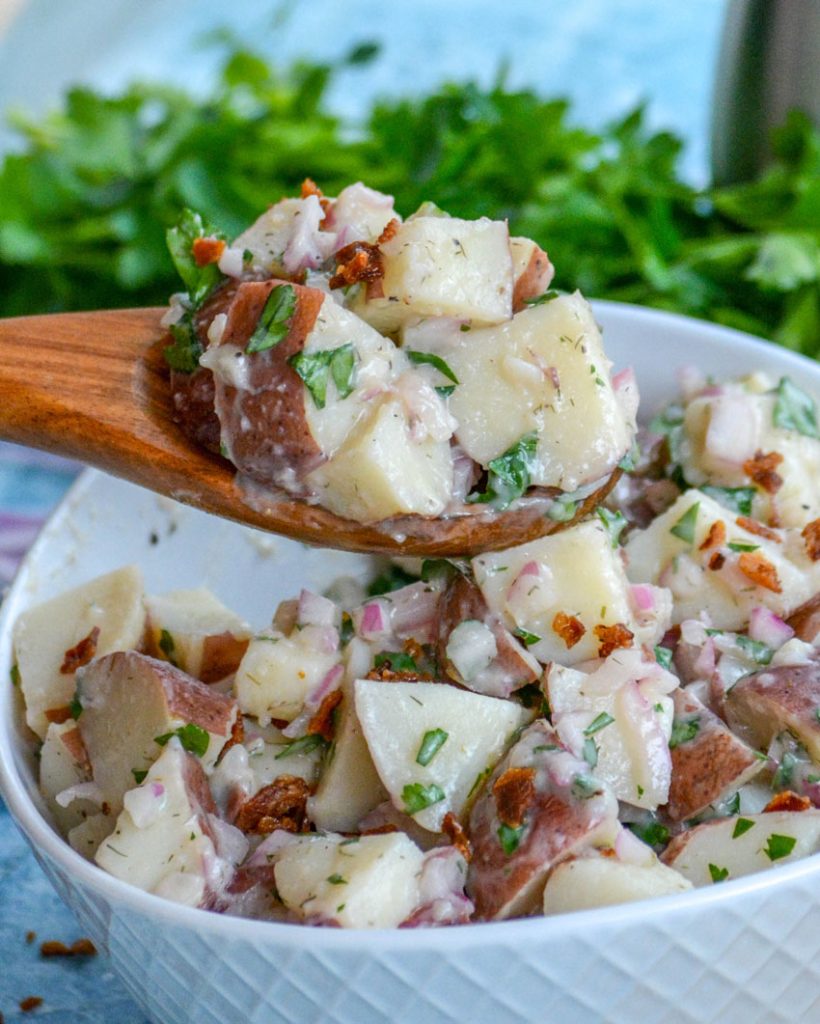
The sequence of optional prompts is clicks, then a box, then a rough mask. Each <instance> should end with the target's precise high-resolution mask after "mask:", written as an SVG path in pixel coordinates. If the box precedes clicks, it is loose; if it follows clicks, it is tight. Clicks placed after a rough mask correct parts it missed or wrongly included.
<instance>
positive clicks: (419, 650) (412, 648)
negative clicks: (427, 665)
mask: <svg viewBox="0 0 820 1024" xmlns="http://www.w3.org/2000/svg"><path fill="white" fill-rule="evenodd" d="M403 650H404V653H405V654H409V655H410V657H411V658H412V659H413V661H415V663H416V664H417V665H418V664H419V662H421V661H423V660H424V658H425V657H426V655H425V653H424V648H423V647H422V646H421V644H420V643H419V642H418V640H414V639H413V637H412V636H411V637H408V638H407V640H405V641H404V647H403Z"/></svg>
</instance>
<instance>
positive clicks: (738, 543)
mask: <svg viewBox="0 0 820 1024" xmlns="http://www.w3.org/2000/svg"><path fill="white" fill-rule="evenodd" d="M726 546H727V547H728V548H729V550H730V551H738V552H742V551H757V549H758V548H759V547H760V545H759V544H749V543H748V542H747V541H743V540H730V541H729V543H728V544H727V545H726Z"/></svg>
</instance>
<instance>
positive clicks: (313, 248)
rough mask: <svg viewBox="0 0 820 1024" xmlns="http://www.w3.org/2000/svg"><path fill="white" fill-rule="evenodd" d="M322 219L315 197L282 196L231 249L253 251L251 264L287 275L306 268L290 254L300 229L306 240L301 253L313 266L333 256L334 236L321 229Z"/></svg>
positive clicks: (280, 274)
mask: <svg viewBox="0 0 820 1024" xmlns="http://www.w3.org/2000/svg"><path fill="white" fill-rule="evenodd" d="M323 218H324V211H323V210H322V207H321V204H320V203H319V200H318V198H317V197H316V196H307V197H306V198H304V199H291V198H286V199H281V200H280V201H279V202H278V203H274V205H273V206H270V207H268V209H267V210H265V212H264V213H263V214H261V216H259V217H257V219H256V220H255V221H254V222H253V224H251V226H250V227H249V228H246V229H245V230H244V231H243V232H242V234H241V235H239V236H238V237H237V238H235V239H234V241H233V243H232V245H231V249H232V250H236V251H237V252H239V253H242V254H244V253H251V256H252V258H251V261H250V265H251V267H257V268H259V269H262V270H267V271H269V272H270V273H271V274H272V275H273V276H274V277H282V276H285V277H287V276H288V275H289V274H291V273H294V272H299V271H301V270H303V269H304V266H297V265H296V264H295V262H294V261H293V260H292V259H288V256H287V250H288V243H289V242H290V241H291V239H292V238H293V237H294V236H295V235H296V234H297V232H301V235H302V238H303V240H304V241H303V244H302V245H301V246H299V250H300V252H299V256H300V257H301V258H307V259H308V261H309V263H310V265H311V266H318V265H319V263H321V262H323V261H324V260H325V259H326V258H327V257H328V256H329V255H330V253H331V249H332V246H333V244H334V242H335V236H334V235H332V234H323V233H321V232H320V231H319V225H320V224H321V222H322V220H323Z"/></svg>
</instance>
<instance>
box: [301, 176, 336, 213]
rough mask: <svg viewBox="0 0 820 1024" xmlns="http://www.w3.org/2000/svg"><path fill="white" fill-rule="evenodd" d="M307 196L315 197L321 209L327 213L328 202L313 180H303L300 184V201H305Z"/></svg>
mask: <svg viewBox="0 0 820 1024" xmlns="http://www.w3.org/2000/svg"><path fill="white" fill-rule="evenodd" d="M308 196H316V198H317V199H318V200H319V203H320V205H321V207H322V209H323V210H324V211H325V213H327V211H328V209H329V208H330V200H329V199H328V198H327V197H326V196H325V194H324V192H323V191H322V190H321V189H320V188H319V186H318V185H317V184H316V182H315V181H314V180H313V178H305V180H304V181H303V182H302V189H301V197H302V199H307V197H308Z"/></svg>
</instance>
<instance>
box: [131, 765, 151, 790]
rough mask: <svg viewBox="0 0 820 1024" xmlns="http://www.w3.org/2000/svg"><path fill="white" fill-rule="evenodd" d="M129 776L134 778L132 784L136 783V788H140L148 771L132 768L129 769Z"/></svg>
mask: <svg viewBox="0 0 820 1024" xmlns="http://www.w3.org/2000/svg"><path fill="white" fill-rule="evenodd" d="M131 774H132V775H133V776H134V782H136V784H137V785H138V786H140V785H142V783H143V782H145V778H146V776H147V775H148V769H147V768H142V769H141V768H132V769H131Z"/></svg>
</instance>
